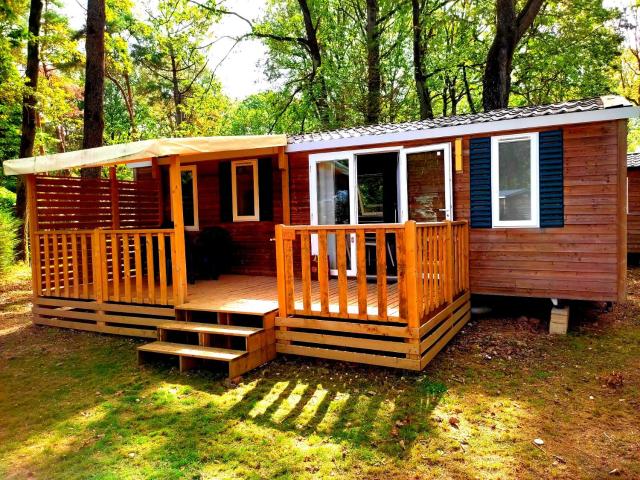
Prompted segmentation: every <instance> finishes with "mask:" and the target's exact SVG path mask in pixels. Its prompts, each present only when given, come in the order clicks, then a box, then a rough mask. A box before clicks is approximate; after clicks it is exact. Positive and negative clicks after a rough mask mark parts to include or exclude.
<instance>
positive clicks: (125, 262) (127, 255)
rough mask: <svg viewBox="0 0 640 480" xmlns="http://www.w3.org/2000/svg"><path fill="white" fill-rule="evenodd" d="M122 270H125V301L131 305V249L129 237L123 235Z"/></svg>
mask: <svg viewBox="0 0 640 480" xmlns="http://www.w3.org/2000/svg"><path fill="white" fill-rule="evenodd" d="M122 268H123V270H124V272H123V273H124V274H123V279H124V301H125V302H126V303H131V249H130V248H129V235H127V234H126V233H123V234H122Z"/></svg>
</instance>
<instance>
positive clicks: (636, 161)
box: [627, 152, 640, 168]
mask: <svg viewBox="0 0 640 480" xmlns="http://www.w3.org/2000/svg"><path fill="white" fill-rule="evenodd" d="M627 167H628V168H635V167H640V152H635V153H627Z"/></svg>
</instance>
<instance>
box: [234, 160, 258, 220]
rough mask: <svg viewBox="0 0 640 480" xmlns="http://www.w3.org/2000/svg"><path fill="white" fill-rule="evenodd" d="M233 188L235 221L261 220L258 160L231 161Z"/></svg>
mask: <svg viewBox="0 0 640 480" xmlns="http://www.w3.org/2000/svg"><path fill="white" fill-rule="evenodd" d="M231 188H232V192H231V195H232V209H233V221H234V222H248V221H257V220H260V195H259V193H260V192H259V187H258V161H257V160H239V161H235V162H232V163H231Z"/></svg>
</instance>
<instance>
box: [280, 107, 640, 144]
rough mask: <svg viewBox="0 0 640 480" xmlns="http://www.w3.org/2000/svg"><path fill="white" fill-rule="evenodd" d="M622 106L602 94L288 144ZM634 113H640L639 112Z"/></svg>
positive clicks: (306, 137)
mask: <svg viewBox="0 0 640 480" xmlns="http://www.w3.org/2000/svg"><path fill="white" fill-rule="evenodd" d="M622 107H633V104H632V103H631V102H629V100H627V99H626V98H624V97H620V96H616V95H607V96H603V97H595V98H589V99H586V100H572V101H567V102H562V103H554V104H550V105H539V106H531V107H516V108H504V109H500V110H493V111H491V112H486V113H485V112H483V113H475V114H468V115H455V116H451V117H437V118H433V119H427V120H417V121H413V122H404V123H387V124H379V125H366V126H360V127H352V128H341V129H338V130H331V131H325V132H314V133H304V134H300V135H292V136H289V137H288V143H289V150H290V151H295V150H298V149H300V150H302V148H296V147H295V146H298V145H300V146H301V144H306V143H316V142H323V143H325V142H331V141H334V142H335V141H338V142H339V141H340V140H346V139H356V138H360V137H376V136H381V135H385V136H388V135H390V134H391V135H393V134H402V133H406V132H422V131H429V130H437V129H441V128H448V127H461V126H466V125H476V124H485V123H492V122H500V121H508V120H520V119H529V118H534V117H545V116H551V115H561V114H575V113H583V112H597V111H603V110H608V109H614V108H622ZM635 113H636V114H637V112H635ZM371 140H372V141H373V142H375V141H376V139H375V138H372V139H371ZM381 140H382V139H381ZM385 141H386V140H385ZM373 142H372V143H373ZM341 143H344V142H341Z"/></svg>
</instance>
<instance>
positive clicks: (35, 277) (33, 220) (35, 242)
mask: <svg viewBox="0 0 640 480" xmlns="http://www.w3.org/2000/svg"><path fill="white" fill-rule="evenodd" d="M25 186H26V189H27V225H26V227H27V233H28V235H29V246H30V248H31V288H32V290H33V295H34V296H36V295H39V294H40V293H41V292H40V288H41V285H42V278H41V274H40V240H39V239H38V237H37V236H36V232H37V231H38V209H37V203H36V202H37V197H36V176H35V175H26V176H25Z"/></svg>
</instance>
